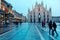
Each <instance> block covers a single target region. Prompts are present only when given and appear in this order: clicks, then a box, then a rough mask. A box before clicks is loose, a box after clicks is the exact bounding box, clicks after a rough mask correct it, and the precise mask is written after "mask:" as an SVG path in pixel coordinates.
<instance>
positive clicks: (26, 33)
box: [0, 23, 60, 40]
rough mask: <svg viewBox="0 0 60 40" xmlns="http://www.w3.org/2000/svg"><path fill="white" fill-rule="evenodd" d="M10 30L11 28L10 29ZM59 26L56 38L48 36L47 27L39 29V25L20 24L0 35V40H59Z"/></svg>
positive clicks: (59, 25) (59, 26)
mask: <svg viewBox="0 0 60 40" xmlns="http://www.w3.org/2000/svg"><path fill="white" fill-rule="evenodd" d="M10 29H11V28H10ZM59 29H60V24H58V27H57V32H58V34H59V36H58V37H56V35H55V36H52V35H49V33H48V32H49V29H48V25H46V27H45V28H42V27H41V23H22V24H18V25H13V27H12V29H11V30H10V31H8V32H6V33H3V34H1V35H0V40H60V30H59Z"/></svg>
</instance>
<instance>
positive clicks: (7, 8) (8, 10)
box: [0, 0, 14, 24]
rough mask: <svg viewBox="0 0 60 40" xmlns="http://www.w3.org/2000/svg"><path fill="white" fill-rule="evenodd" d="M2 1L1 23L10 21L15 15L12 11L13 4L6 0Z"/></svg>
mask: <svg viewBox="0 0 60 40" xmlns="http://www.w3.org/2000/svg"><path fill="white" fill-rule="evenodd" d="M0 2H1V3H0V15H2V17H0V20H2V22H1V23H3V24H6V23H10V22H11V20H12V18H13V17H14V16H13V12H12V5H11V4H9V3H8V2H6V1H5V0H0Z"/></svg>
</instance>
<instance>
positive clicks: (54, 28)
mask: <svg viewBox="0 0 60 40" xmlns="http://www.w3.org/2000/svg"><path fill="white" fill-rule="evenodd" d="M56 28H57V25H56V23H55V22H53V31H52V35H53V36H54V32H55V33H56V36H58V33H57V31H56Z"/></svg>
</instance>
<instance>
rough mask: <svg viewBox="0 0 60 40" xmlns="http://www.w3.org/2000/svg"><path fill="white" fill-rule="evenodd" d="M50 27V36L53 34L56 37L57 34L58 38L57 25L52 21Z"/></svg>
mask: <svg viewBox="0 0 60 40" xmlns="http://www.w3.org/2000/svg"><path fill="white" fill-rule="evenodd" d="M48 26H49V34H52V36H54V34H55V33H56V36H58V33H57V30H56V28H57V25H56V23H55V21H54V22H52V20H50V22H49V23H48Z"/></svg>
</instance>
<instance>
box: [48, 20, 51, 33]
mask: <svg viewBox="0 0 60 40" xmlns="http://www.w3.org/2000/svg"><path fill="white" fill-rule="evenodd" d="M48 26H49V34H50V32H51V30H52V21H51V20H50V22H49V23H48Z"/></svg>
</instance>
